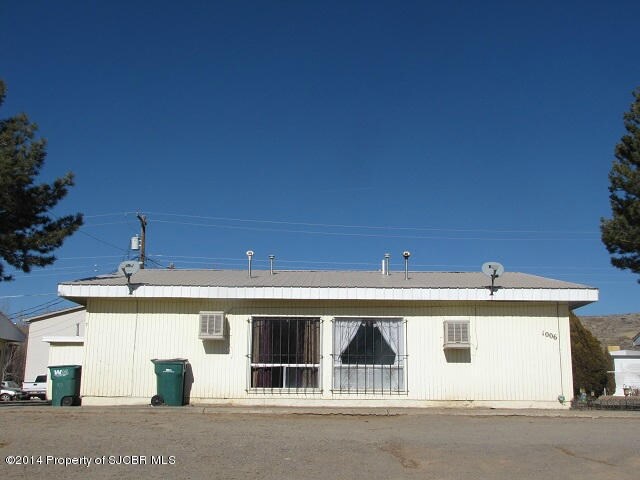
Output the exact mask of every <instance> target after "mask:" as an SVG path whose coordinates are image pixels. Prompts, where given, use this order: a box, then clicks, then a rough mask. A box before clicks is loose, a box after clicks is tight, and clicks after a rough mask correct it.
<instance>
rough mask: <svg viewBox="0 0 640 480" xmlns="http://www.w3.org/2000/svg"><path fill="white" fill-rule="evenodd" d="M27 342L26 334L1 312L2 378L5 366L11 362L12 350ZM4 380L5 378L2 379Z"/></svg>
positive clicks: (0, 369)
mask: <svg viewBox="0 0 640 480" xmlns="http://www.w3.org/2000/svg"><path fill="white" fill-rule="evenodd" d="M24 340H25V334H24V333H22V331H21V330H20V329H19V328H18V327H16V326H15V325H14V324H13V322H12V321H11V320H9V317H7V316H6V315H5V314H4V313H2V312H0V377H3V376H4V373H5V365H6V364H7V362H9V361H10V358H9V357H10V356H11V352H12V350H13V349H14V348H15V347H16V344H18V343H22V342H24ZM0 380H4V378H0Z"/></svg>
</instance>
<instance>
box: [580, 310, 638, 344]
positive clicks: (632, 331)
mask: <svg viewBox="0 0 640 480" xmlns="http://www.w3.org/2000/svg"><path fill="white" fill-rule="evenodd" d="M579 318H580V321H581V322H582V324H583V325H584V326H585V327H586V328H588V329H589V330H590V331H591V333H593V334H594V335H595V337H596V338H597V339H598V340H600V343H601V344H602V346H604V347H606V346H608V345H619V346H620V348H621V349H622V350H628V349H631V348H632V344H631V339H632V338H633V337H634V336H636V335H637V334H638V333H639V332H640V313H622V314H617V315H604V316H593V317H591V316H579Z"/></svg>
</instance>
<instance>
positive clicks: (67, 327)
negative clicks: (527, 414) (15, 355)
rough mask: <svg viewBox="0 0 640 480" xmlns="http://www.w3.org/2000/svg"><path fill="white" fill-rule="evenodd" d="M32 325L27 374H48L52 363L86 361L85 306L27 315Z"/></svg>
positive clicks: (30, 378)
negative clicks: (84, 354) (84, 346)
mask: <svg viewBox="0 0 640 480" xmlns="http://www.w3.org/2000/svg"><path fill="white" fill-rule="evenodd" d="M25 323H27V324H28V325H29V334H28V338H27V358H26V362H25V369H24V378H25V380H26V381H33V380H34V379H35V378H36V377H38V376H40V375H47V374H48V373H49V372H48V369H47V367H48V366H49V365H64V364H82V356H83V349H82V346H83V342H84V326H85V309H84V307H83V306H75V307H71V308H65V309H63V310H57V311H55V312H48V313H44V314H42V315H38V316H35V317H31V318H27V319H25Z"/></svg>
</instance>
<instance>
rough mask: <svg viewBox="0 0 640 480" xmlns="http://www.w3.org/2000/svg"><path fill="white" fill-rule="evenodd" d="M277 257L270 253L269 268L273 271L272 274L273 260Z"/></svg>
mask: <svg viewBox="0 0 640 480" xmlns="http://www.w3.org/2000/svg"><path fill="white" fill-rule="evenodd" d="M275 259H276V256H275V255H269V270H270V271H271V275H273V261H274V260H275Z"/></svg>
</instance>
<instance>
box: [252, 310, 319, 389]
mask: <svg viewBox="0 0 640 480" xmlns="http://www.w3.org/2000/svg"><path fill="white" fill-rule="evenodd" d="M250 361H251V388H253V389H270V390H273V391H285V392H286V391H291V390H295V391H299V390H305V389H317V388H319V386H320V375H319V371H320V319H319V318H307V317H253V320H252V324H251V355H250Z"/></svg>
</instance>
